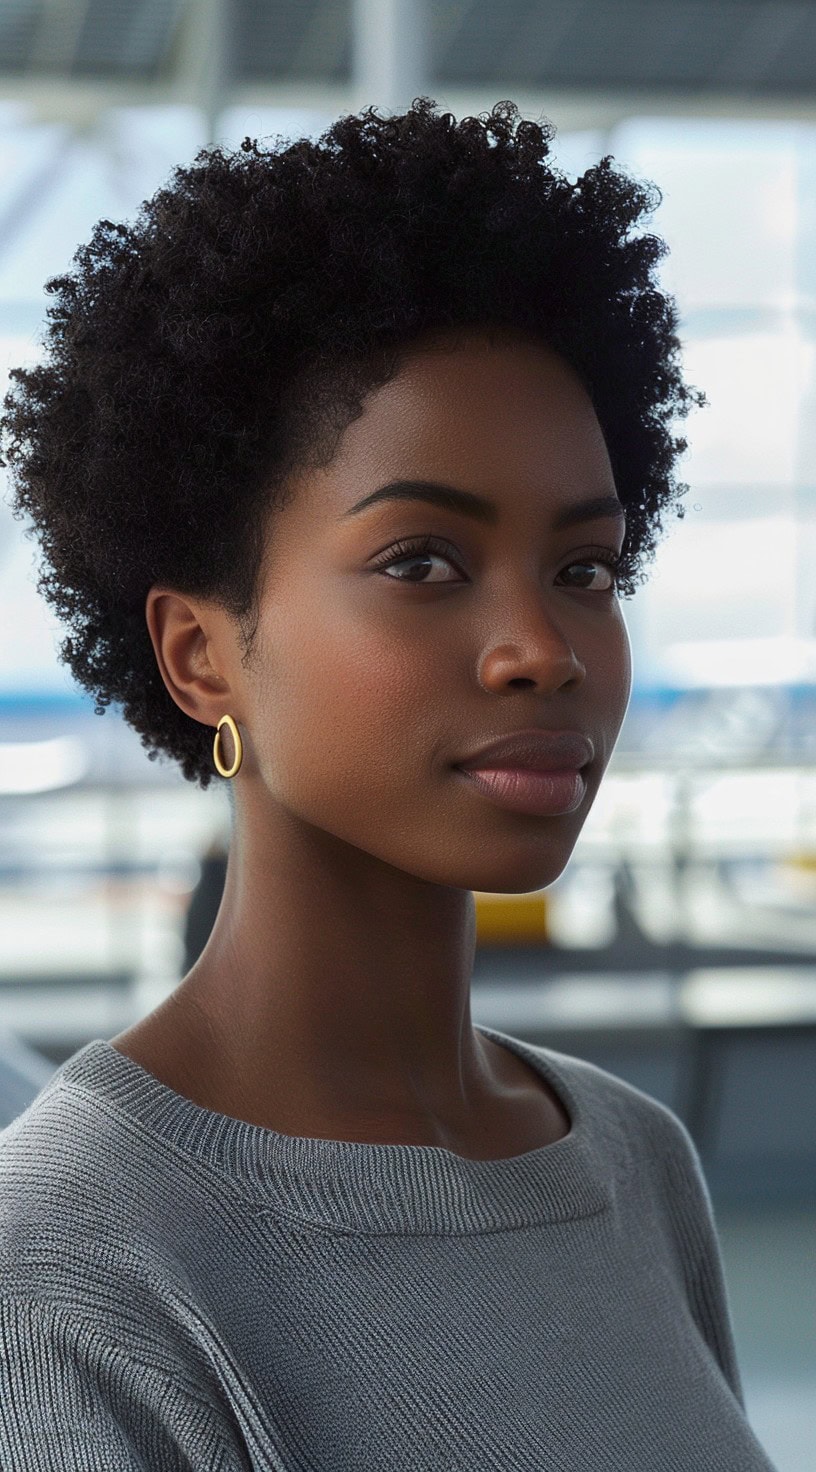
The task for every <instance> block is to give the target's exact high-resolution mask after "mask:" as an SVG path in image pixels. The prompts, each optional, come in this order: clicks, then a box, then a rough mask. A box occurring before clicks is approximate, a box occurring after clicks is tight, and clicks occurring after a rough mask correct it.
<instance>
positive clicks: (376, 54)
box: [351, 0, 428, 112]
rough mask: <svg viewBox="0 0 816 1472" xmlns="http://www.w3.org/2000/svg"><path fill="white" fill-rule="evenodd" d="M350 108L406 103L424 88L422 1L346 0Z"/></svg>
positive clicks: (404, 105)
mask: <svg viewBox="0 0 816 1472" xmlns="http://www.w3.org/2000/svg"><path fill="white" fill-rule="evenodd" d="M351 54H352V77H353V80H352V85H351V91H352V94H353V97H354V103H353V110H354V111H356V110H357V109H358V108H361V107H366V106H368V105H369V104H372V103H373V104H375V105H376V106H377V107H382V108H386V109H388V110H389V111H394V112H401V111H402V110H403V109H405V108H408V107H410V105H411V102H412V100H413V98H414V97H417V96H420V95H421V94H423V93H425V92H426V91H427V88H428V81H427V78H428V0H352V12H351Z"/></svg>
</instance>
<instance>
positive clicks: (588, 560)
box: [561, 547, 621, 593]
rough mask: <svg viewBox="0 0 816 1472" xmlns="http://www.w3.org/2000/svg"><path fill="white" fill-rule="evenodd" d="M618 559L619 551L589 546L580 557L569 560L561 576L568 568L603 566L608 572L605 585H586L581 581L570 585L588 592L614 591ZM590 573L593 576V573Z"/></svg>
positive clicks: (619, 559)
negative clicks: (607, 579)
mask: <svg viewBox="0 0 816 1472" xmlns="http://www.w3.org/2000/svg"><path fill="white" fill-rule="evenodd" d="M620 561H621V554H620V553H619V552H613V551H612V549H611V548H610V547H589V548H588V549H587V551H586V553H585V554H583V555H582V556H581V557H580V558H576V559H575V560H574V561H573V562H570V563H569V565H568V566H567V567H565V568H564V572H562V574H561V576H562V577H563V575H564V573H566V572H569V571H570V568H573V567H585V568H590V569H591V568H593V567H603V568H606V571H607V572H608V573H609V584H608V586H607V587H604V588H595V587H588V586H587V585H586V584H581V583H573V584H572V585H571V586H572V587H574V588H575V587H578V588H581V589H582V590H585V591H586V592H588V593H614V592H615V591H616V589H617V586H618V583H617V570H618V567H619V565H620ZM590 575H591V576H594V574H590Z"/></svg>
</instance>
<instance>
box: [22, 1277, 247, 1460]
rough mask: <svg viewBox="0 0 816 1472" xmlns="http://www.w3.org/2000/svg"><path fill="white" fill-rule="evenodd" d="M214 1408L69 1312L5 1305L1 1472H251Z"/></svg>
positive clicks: (42, 1305)
mask: <svg viewBox="0 0 816 1472" xmlns="http://www.w3.org/2000/svg"><path fill="white" fill-rule="evenodd" d="M246 1466H247V1464H246V1463H244V1462H243V1461H241V1462H238V1461H236V1460H235V1457H234V1455H231V1454H230V1451H229V1450H228V1449H227V1447H226V1445H225V1443H224V1441H223V1439H222V1438H221V1436H220V1435H219V1433H218V1428H217V1426H216V1425H215V1423H214V1418H213V1415H212V1408H211V1407H209V1406H208V1405H207V1404H206V1403H205V1402H204V1401H203V1400H199V1399H197V1398H196V1397H195V1396H194V1395H192V1394H191V1393H190V1392H189V1391H186V1390H183V1389H182V1388H181V1387H179V1386H177V1385H175V1384H174V1383H173V1381H172V1380H171V1379H170V1378H169V1377H168V1376H167V1375H166V1374H165V1373H163V1372H162V1371H161V1368H160V1366H158V1365H148V1364H140V1363H139V1362H137V1361H135V1360H134V1359H133V1358H132V1356H130V1355H128V1354H127V1353H125V1352H123V1351H122V1350H121V1349H120V1348H119V1347H118V1346H117V1345H116V1344H115V1343H113V1342H107V1341H106V1340H105V1339H104V1337H102V1336H100V1335H99V1333H98V1332H97V1331H96V1330H95V1329H94V1327H93V1326H91V1325H89V1324H88V1323H87V1322H83V1321H82V1320H81V1319H79V1318H78V1316H77V1315H76V1313H74V1312H73V1311H72V1310H71V1309H68V1308H65V1307H64V1306H62V1305H60V1306H56V1305H53V1304H50V1303H43V1302H38V1301H34V1300H30V1299H22V1298H11V1297H5V1296H4V1297H3V1298H2V1299H0V1467H2V1468H3V1469H4V1472H109V1469H110V1468H112V1467H115V1468H116V1469H117V1472H190V1469H191V1468H192V1467H195V1468H203V1467H206V1468H207V1469H208V1472H209V1469H211V1472H233V1469H235V1472H238V1468H239V1467H240V1468H241V1472H245V1469H246Z"/></svg>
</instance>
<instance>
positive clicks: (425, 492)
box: [343, 480, 626, 531]
mask: <svg viewBox="0 0 816 1472" xmlns="http://www.w3.org/2000/svg"><path fill="white" fill-rule="evenodd" d="M378 501H427V502H428V503H429V505H431V506H441V507H442V508H443V509H444V510H446V511H459V512H460V513H461V514H462V515H463V516H470V517H472V518H473V520H474V521H481V522H484V523H485V525H487V526H498V522H499V513H498V509H497V507H496V505H495V503H494V502H493V501H488V500H487V498H486V497H485V496H477V495H476V494H475V493H474V492H473V491H462V490H459V489H457V487H456V486H447V485H440V484H439V483H438V482H436V481H429V480H392V481H389V482H388V485H385V486H380V487H379V489H378V490H376V491H372V492H371V493H370V495H368V496H363V499H362V501H358V502H357V503H356V504H355V505H354V506H351V507H350V508H349V510H348V511H345V512H344V513H343V515H344V516H356V515H357V514H358V513H359V512H360V511H366V510H367V509H368V507H369V506H374V505H375V504H376V503H377V502H378ZM613 516H614V517H618V518H621V517H622V518H623V519H624V520H625V519H626V512H625V510H624V508H623V505H622V503H621V502H620V501H619V500H618V498H617V496H610V495H603V496H593V497H592V498H591V500H589V501H579V502H576V503H574V504H573V505H572V506H564V507H562V509H561V510H560V511H559V512H557V513H556V515H555V517H554V518H553V529H554V530H555V531H561V530H562V529H563V528H564V527H568V526H576V525H577V524H578V523H579V522H582V521H596V520H598V519H599V518H600V517H613Z"/></svg>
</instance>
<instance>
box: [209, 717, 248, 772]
mask: <svg viewBox="0 0 816 1472" xmlns="http://www.w3.org/2000/svg"><path fill="white" fill-rule="evenodd" d="M222 726H229V728H230V731H231V732H232V739H233V741H234V743H235V759H234V761H233V763H232V766H231V767H225V766H224V763H223V762H222V760H221V756H220V753H219V750H218V748H219V745H220V738H221V727H222ZM243 759H244V744H243V742H242V740H241V733H240V731H239V730H238V727H237V726H236V724H235V722H234V720H233V719H232V716H222V717H221V719H220V721H219V722H218V727H217V730H216V733H215V736H214V738H213V761H214V762H215V765H216V769H217V771H219V772H220V773H221V776H222V777H234V776H235V773H236V772H237V771H238V769H239V767H240V765H241V762H242V761H243Z"/></svg>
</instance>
